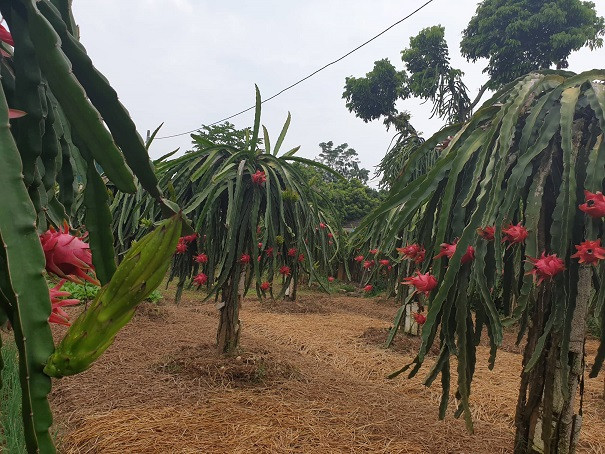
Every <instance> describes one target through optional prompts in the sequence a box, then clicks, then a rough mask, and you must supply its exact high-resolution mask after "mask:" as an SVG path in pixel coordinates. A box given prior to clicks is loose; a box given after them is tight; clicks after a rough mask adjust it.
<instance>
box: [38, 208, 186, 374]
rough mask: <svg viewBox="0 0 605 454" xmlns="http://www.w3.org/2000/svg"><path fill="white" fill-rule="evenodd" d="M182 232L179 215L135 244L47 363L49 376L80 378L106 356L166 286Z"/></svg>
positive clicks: (45, 369) (68, 331) (164, 222)
mask: <svg viewBox="0 0 605 454" xmlns="http://www.w3.org/2000/svg"><path fill="white" fill-rule="evenodd" d="M181 228H182V218H181V215H180V214H178V215H175V216H173V217H172V218H170V219H167V220H165V221H163V222H162V223H161V224H160V225H158V226H157V227H156V228H155V230H153V231H152V232H151V233H148V234H147V235H145V236H144V237H143V238H142V239H141V240H140V241H138V242H136V243H135V244H133V246H132V248H131V249H130V250H129V251H128V252H127V253H126V256H125V257H124V260H123V261H122V263H120V266H118V268H117V270H116V272H115V274H114V275H113V277H112V278H111V281H110V282H109V283H107V284H106V285H105V286H103V288H101V290H100V291H99V293H98V294H97V296H96V298H95V299H94V301H93V302H92V303H91V305H90V307H89V308H88V309H87V310H86V311H84V312H82V313H81V314H80V316H79V317H78V318H77V319H76V321H75V322H74V323H73V325H71V327H70V328H69V329H68V330H67V334H66V335H65V337H64V338H63V340H62V341H61V343H60V344H59V345H58V346H57V348H56V349H55V352H54V353H53V354H52V355H51V356H50V357H49V358H48V361H47V363H46V367H45V368H44V372H45V373H46V374H47V375H49V376H51V377H57V378H59V377H63V376H66V375H73V374H77V373H80V372H82V371H84V370H86V369H88V368H89V367H90V366H91V365H92V363H93V362H94V361H95V360H96V359H97V358H98V357H99V356H101V354H103V352H104V351H105V350H106V349H107V348H108V347H109V346H110V345H111V344H112V343H113V341H114V338H115V336H116V334H117V333H118V331H119V330H120V329H121V328H122V327H123V326H124V325H126V323H128V322H129V321H130V319H131V318H132V316H133V315H134V311H135V308H136V306H137V305H138V304H139V303H140V302H141V301H143V300H144V299H145V298H146V297H147V296H149V295H150V294H151V292H153V291H154V290H155V289H156V288H157V287H158V286H159V285H160V283H161V282H162V279H163V278H164V275H165V274H166V271H167V269H168V266H169V265H170V258H171V257H172V254H173V252H174V248H175V246H176V244H177V241H178V239H179V237H180V235H181Z"/></svg>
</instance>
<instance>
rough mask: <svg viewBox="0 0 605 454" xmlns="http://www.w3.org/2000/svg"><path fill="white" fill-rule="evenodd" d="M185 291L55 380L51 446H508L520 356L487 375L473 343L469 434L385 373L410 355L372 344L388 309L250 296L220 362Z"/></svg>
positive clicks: (501, 361)
mask: <svg viewBox="0 0 605 454" xmlns="http://www.w3.org/2000/svg"><path fill="white" fill-rule="evenodd" d="M305 297H306V296H305ZM195 298H196V296H195V294H193V295H187V297H186V298H185V299H184V304H182V305H181V306H178V307H176V306H173V305H166V306H162V307H161V314H162V316H161V317H156V316H155V311H154V312H153V313H152V315H151V316H150V315H149V314H148V313H147V312H146V311H142V312H141V313H140V314H139V315H137V317H135V319H134V320H133V322H132V323H131V325H129V326H128V327H127V328H126V329H125V330H123V332H122V333H120V335H119V336H118V338H117V339H116V343H115V344H114V345H113V346H112V347H111V348H110V349H109V350H108V351H107V353H106V354H105V355H104V356H103V357H102V358H101V359H100V360H99V361H98V363H97V364H95V366H94V367H93V368H91V369H90V370H89V371H87V372H86V373H84V374H81V375H78V376H75V377H68V378H64V379H61V380H59V381H56V382H55V383H54V390H53V394H52V405H53V409H54V411H55V414H56V428H57V429H58V431H59V440H60V452H64V453H103V454H106V453H107V454H110V453H158V454H159V453H295V452H296V453H322V454H323V453H340V452H342V453H357V452H359V453H362V452H363V453H490V454H496V453H508V452H511V444H512V438H513V414H514V407H515V402H516V397H517V389H518V379H519V373H520V363H521V357H520V355H519V354H517V353H514V352H511V351H509V352H507V351H503V352H499V353H498V358H497V362H496V368H495V370H494V371H489V370H488V369H487V355H488V348H487V347H483V346H480V347H479V358H478V365H477V371H476V379H475V382H474V385H473V390H472V396H471V402H472V406H473V417H474V421H475V435H471V434H469V433H468V432H467V431H466V430H465V428H464V423H463V422H462V421H460V420H456V419H454V418H453V417H452V415H451V413H450V414H449V415H448V417H447V419H446V420H445V421H438V420H437V407H438V403H439V397H440V389H439V387H438V385H436V386H434V387H433V388H425V387H424V386H423V385H422V378H423V374H422V373H421V374H419V376H418V377H416V378H414V379H411V380H408V379H406V378H403V377H402V378H398V379H395V380H387V379H386V378H385V377H386V375H387V374H388V373H390V372H392V371H393V370H395V369H397V368H399V367H401V366H402V365H403V364H405V363H406V362H408V361H409V360H410V359H411V358H412V356H413V354H414V352H413V351H411V350H410V346H409V345H404V346H403V347H401V349H400V351H399V352H398V351H391V350H385V349H384V348H382V343H380V342H378V340H379V339H378V338H379V337H380V336H381V335H382V334H381V333H386V332H387V329H388V327H389V326H390V321H391V320H390V318H391V317H392V314H393V313H394V310H393V307H390V306H389V305H388V304H384V303H380V302H377V301H374V300H371V299H365V298H346V297H334V298H331V299H323V300H321V304H323V305H325V306H326V311H329V314H326V313H322V312H303V313H296V312H288V311H284V312H283V313H281V312H279V311H267V307H266V306H263V304H265V303H258V302H254V301H251V300H250V301H246V302H245V304H244V309H243V310H242V313H241V319H242V322H243V334H242V339H241V343H242V351H241V352H238V354H236V355H235V356H234V357H232V358H220V357H217V356H215V355H214V353H213V351H212V348H211V345H212V342H213V340H214V336H215V328H216V322H217V320H216V313H215V311H214V309H213V305H212V304H210V303H208V304H204V305H200V304H199V303H196V302H195ZM284 304H288V303H284ZM364 305H365V306H364ZM372 314H376V315H374V316H373V315H372ZM590 349H592V350H593V351H590V352H589V355H590V354H594V343H591V344H589V350H590ZM408 350H410V351H409V352H408ZM511 350H512V347H511ZM238 357H239V359H238ZM429 361H430V359H429ZM602 388H603V382H602V378H598V379H589V380H587V383H586V394H585V402H584V404H585V406H584V427H583V433H582V437H581V449H580V452H591V453H602V452H605V448H604V446H605V401H603V400H602V399H601V393H602Z"/></svg>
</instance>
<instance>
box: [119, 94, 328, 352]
mask: <svg viewBox="0 0 605 454" xmlns="http://www.w3.org/2000/svg"><path fill="white" fill-rule="evenodd" d="M256 100H257V104H256V115H255V121H254V125H253V127H252V129H251V131H249V134H248V137H247V139H246V140H245V141H244V142H243V144H240V145H238V146H237V147H236V146H231V145H228V144H225V143H216V144H215V143H211V142H209V141H208V140H207V139H206V138H205V137H202V136H200V135H197V134H193V135H192V138H193V140H194V149H193V150H192V151H189V152H187V153H185V155H183V156H181V157H178V158H175V159H163V160H161V161H158V162H157V165H156V172H157V175H158V178H159V181H160V187H161V188H162V189H164V190H165V192H166V193H167V194H168V193H170V194H171V196H172V200H173V201H174V202H175V203H177V204H178V205H179V206H181V207H183V213H184V214H185V215H186V216H187V217H188V218H189V219H190V220H191V223H192V226H193V227H194V230H195V232H196V233H197V235H195V236H190V235H187V236H184V237H182V238H181V240H180V241H179V242H178V243H177V246H176V247H175V250H174V258H173V262H172V266H171V270H170V274H169V280H172V279H177V280H178V284H177V294H176V300H177V302H178V300H179V297H180V294H181V291H182V290H183V288H184V287H185V285H190V286H191V287H193V288H194V289H200V290H202V289H203V290H206V291H207V294H208V297H212V296H215V297H216V298H217V300H219V301H218V304H217V307H219V327H218V330H217V350H218V352H219V353H231V352H233V351H234V350H235V349H236V348H237V346H238V343H239V335H240V332H241V326H240V322H239V307H240V304H241V299H242V297H243V295H244V294H245V293H246V292H247V291H248V290H249V289H250V288H253V289H256V291H257V294H258V296H259V297H261V298H263V297H266V296H269V297H273V296H276V297H278V298H283V297H285V296H286V293H288V296H287V297H288V298H290V299H293V298H296V284H297V283H298V281H299V278H300V276H302V275H303V274H306V275H309V276H310V279H316V275H318V274H319V273H327V269H328V268H329V263H330V260H331V258H332V257H333V256H334V255H335V254H336V253H337V251H338V244H339V243H338V241H337V240H336V238H334V234H333V233H334V232H333V231H332V230H331V227H330V223H328V222H327V220H326V219H327V217H326V215H325V214H324V213H322V212H321V211H320V209H319V208H318V207H319V204H318V198H319V197H321V196H322V195H321V194H317V193H316V191H314V190H313V188H311V187H309V185H308V183H307V181H306V180H305V178H304V176H303V175H302V172H300V171H299V170H298V168H297V166H295V165H293V164H294V163H302V164H306V165H312V166H317V167H321V168H322V169H323V170H325V171H327V172H333V171H332V170H331V169H329V168H328V167H326V166H323V165H321V164H318V163H316V162H314V161H311V160H308V159H305V158H302V157H299V156H297V155H296V152H297V151H298V148H299V147H296V148H293V149H291V150H288V151H286V152H284V153H280V152H281V150H282V144H283V142H284V139H285V136H286V133H287V130H288V126H289V124H290V116H288V119H287V121H286V123H285V125H284V127H283V129H282V131H281V133H280V135H279V137H278V138H277V141H275V143H273V144H272V143H271V142H270V139H269V134H268V133H267V131H266V129H265V128H264V127H263V129H262V133H261V125H260V93H259V92H258V89H257V90H256ZM146 197H147V196H146V195H145V194H144V192H143V191H142V190H141V191H139V192H137V194H123V195H122V194H120V193H117V194H116V202H115V203H114V204H113V206H112V209H113V212H114V217H115V218H116V219H117V218H118V217H123V218H124V219H127V224H128V226H126V227H122V226H120V225H116V226H115V227H116V230H115V233H116V238H118V239H119V240H120V247H122V245H126V244H128V243H129V242H130V241H132V239H133V238H136V235H138V233H137V232H136V231H135V230H136V229H135V228H134V227H133V226H137V225H139V223H140V221H141V219H140V218H136V217H135V215H134V214H133V210H132V209H131V207H133V206H137V207H141V211H140V213H141V216H145V217H147V218H150V219H154V216H158V215H159V211H158V210H156V209H148V207H151V204H150V202H149V201H148V200H147V199H146ZM328 234H330V235H331V237H330V236H328ZM317 280H318V279H317Z"/></svg>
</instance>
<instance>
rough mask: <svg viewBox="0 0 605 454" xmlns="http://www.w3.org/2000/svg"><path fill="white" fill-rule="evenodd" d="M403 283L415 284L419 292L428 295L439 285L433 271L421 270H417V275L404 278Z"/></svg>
mask: <svg viewBox="0 0 605 454" xmlns="http://www.w3.org/2000/svg"><path fill="white" fill-rule="evenodd" d="M402 284H404V285H413V286H414V287H416V291H417V292H421V293H424V294H425V295H426V296H428V295H429V293H430V292H431V290H433V289H434V288H435V287H437V279H436V278H435V276H433V275H432V274H431V273H425V274H421V273H420V271H416V276H410V277H406V278H404V279H403V282H402Z"/></svg>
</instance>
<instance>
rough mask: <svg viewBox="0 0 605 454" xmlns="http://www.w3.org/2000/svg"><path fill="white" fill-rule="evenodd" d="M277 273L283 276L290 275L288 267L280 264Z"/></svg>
mask: <svg viewBox="0 0 605 454" xmlns="http://www.w3.org/2000/svg"><path fill="white" fill-rule="evenodd" d="M279 273H280V274H281V275H283V276H290V267H289V266H286V265H284V266H282V267H281V268H280V269H279Z"/></svg>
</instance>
